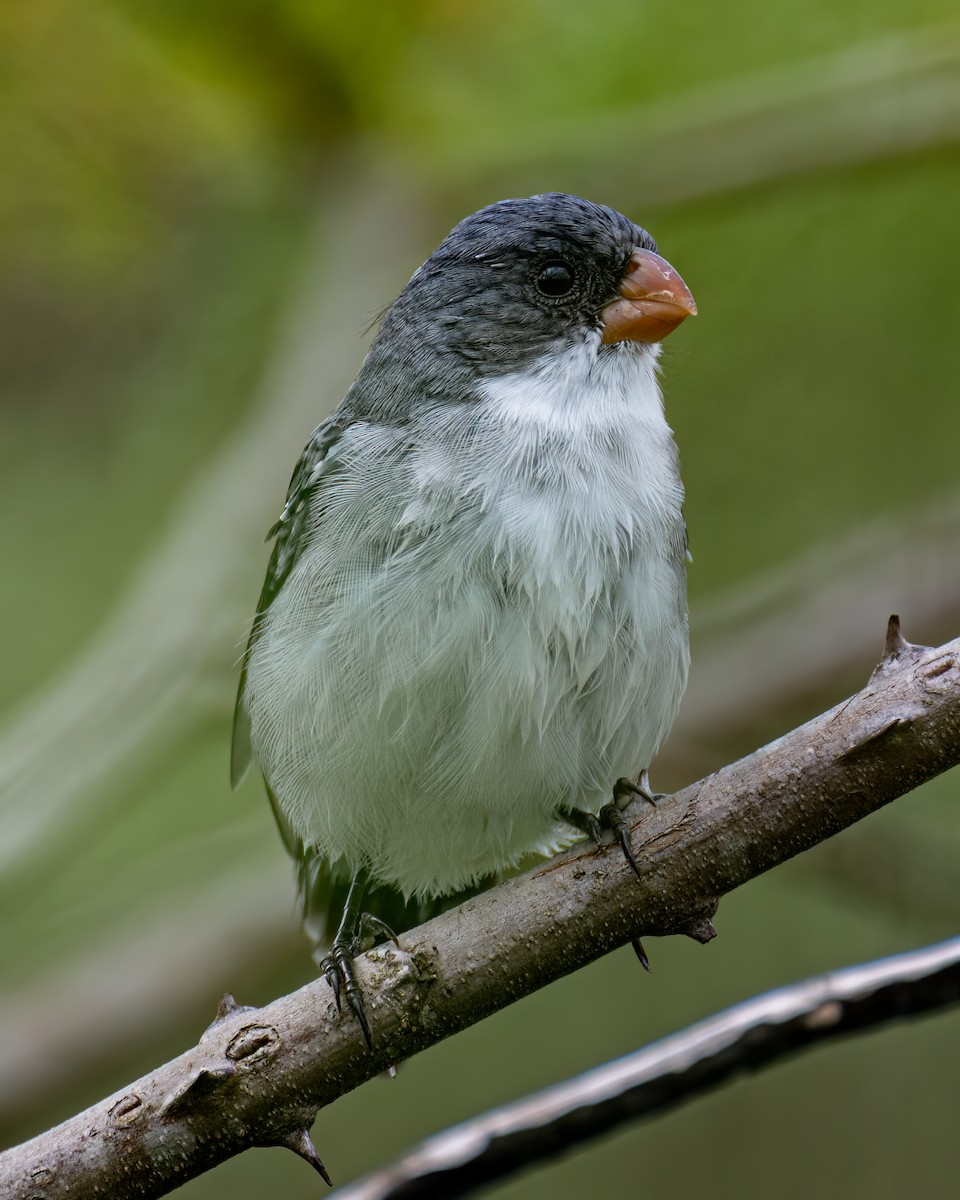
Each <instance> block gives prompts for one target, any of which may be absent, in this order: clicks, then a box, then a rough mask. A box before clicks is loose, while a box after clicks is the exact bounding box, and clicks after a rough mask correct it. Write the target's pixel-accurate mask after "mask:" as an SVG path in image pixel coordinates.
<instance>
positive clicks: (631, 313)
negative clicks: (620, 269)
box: [600, 247, 697, 345]
mask: <svg viewBox="0 0 960 1200" xmlns="http://www.w3.org/2000/svg"><path fill="white" fill-rule="evenodd" d="M620 297H621V298H620V299H619V300H614V301H612V302H611V303H610V304H608V305H607V306H606V308H604V310H603V311H602V312H601V314H600V317H601V325H600V330H601V340H602V341H603V342H605V343H607V344H608V345H609V344H610V343H612V342H627V341H630V342H659V341H662V340H663V339H664V338H665V337H666V336H667V334H668V333H672V332H673V331H674V330H675V329H676V327H677V326H678V325H679V324H680V323H681V321H685V320H686V319H687V317H695V316H696V315H697V305H696V301H695V300H694V298H693V295H692V293H691V291H690V289H689V288H688V287H687V285H686V284H685V283H684V282H683V280H682V279H681V278H680V276H679V275H678V274H677V272H676V271H675V270H674V269H673V267H671V266H670V264H669V263H668V262H667V260H666V259H665V258H661V257H660V255H659V254H654V252H653V251H652V250H641V249H640V248H639V247H638V248H637V249H636V250H634V252H633V254H631V255H630V261H629V263H628V264H627V270H626V274H625V275H624V277H623V279H622V280H621V282H620Z"/></svg>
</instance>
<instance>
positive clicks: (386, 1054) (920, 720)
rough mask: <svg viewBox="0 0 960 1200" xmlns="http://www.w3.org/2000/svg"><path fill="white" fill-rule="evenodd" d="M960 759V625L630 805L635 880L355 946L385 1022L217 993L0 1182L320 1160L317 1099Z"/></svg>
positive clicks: (541, 870)
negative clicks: (658, 795) (169, 1051)
mask: <svg viewBox="0 0 960 1200" xmlns="http://www.w3.org/2000/svg"><path fill="white" fill-rule="evenodd" d="M958 761H960V639H957V640H955V641H953V642H949V643H947V644H946V645H944V646H941V647H939V648H937V649H931V648H929V647H920V646H911V645H910V644H909V643H907V642H905V641H904V640H903V638H902V637H901V636H900V631H899V623H898V621H897V620H896V618H892V619H891V624H890V630H889V633H888V638H887V646H886V650H885V653H884V657H883V659H882V660H881V662H880V664H879V665H878V667H877V669H876V670H875V671H874V673H873V675H872V676H871V678H870V680H869V682H868V684H867V686H866V687H865V688H864V689H863V690H862V691H860V692H858V693H857V694H856V695H855V696H852V697H851V698H850V699H849V700H846V701H845V702H844V703H842V704H840V705H838V706H837V707H836V708H834V709H831V710H830V711H829V712H826V713H824V714H822V715H821V716H819V717H816V718H814V719H813V720H812V721H809V722H808V723H807V724H805V725H803V726H801V727H800V728H798V729H796V730H794V731H793V732H791V733H789V734H787V735H785V736H784V737H782V738H779V739H778V740H777V741H775V742H772V743H771V744H770V745H768V746H765V747H763V748H762V749H760V750H758V751H756V752H755V753H754V754H752V755H750V756H748V757H747V758H744V759H741V760H740V761H739V762H736V763H733V764H731V765H730V766H728V767H725V768H723V769H722V770H720V771H718V772H716V773H715V774H714V775H711V776H709V777H707V778H706V779H703V780H701V781H700V782H698V783H695V784H691V785H690V786H689V787H687V788H684V789H683V790H682V791H680V792H678V793H676V795H674V796H670V797H668V798H665V799H664V800H662V801H661V802H660V803H659V804H658V805H657V806H656V808H653V809H651V808H650V807H649V806H647V805H644V804H643V803H642V802H641V803H640V804H638V805H636V806H634V807H633V808H632V809H630V810H628V815H629V816H630V817H631V822H632V824H631V829H632V838H633V848H634V853H635V855H636V857H637V859H638V861H639V862H640V864H641V866H642V868H643V878H642V879H641V880H639V881H638V880H637V878H636V876H635V875H634V874H633V873H632V872H631V871H630V869H629V867H627V865H626V864H625V862H624V861H623V857H622V855H620V854H617V853H607V852H606V850H605V848H604V849H601V850H599V851H598V850H596V849H595V848H594V847H593V846H591V845H587V844H584V843H580V844H578V845H577V846H574V847H572V848H571V849H570V850H568V851H566V852H565V853H563V854H561V855H559V856H557V857H556V858H553V859H551V860H550V861H548V862H546V863H544V864H541V865H539V866H538V867H536V868H534V869H533V870H531V871H528V872H527V873H526V874H524V875H521V876H518V877H517V878H515V879H511V880H509V881H507V882H506V883H505V884H503V885H501V886H500V887H498V888H495V889H493V890H492V891H490V892H487V893H484V894H483V895H481V896H478V897H476V898H475V899H473V900H470V901H468V902H467V903H465V904H463V905H461V906H460V907H459V908H457V909H454V910H452V911H451V912H449V913H446V914H444V915H443V916H442V917H439V918H437V919H436V920H434V921H431V922H429V923H428V924H426V925H423V926H421V927H420V928H419V929H416V930H412V931H410V932H409V933H407V934H404V935H403V938H402V946H403V948H402V949H397V948H396V947H395V946H392V945H389V946H386V947H379V948H377V949H376V950H373V951H371V952H370V953H369V954H367V955H365V956H363V957H362V958H361V959H359V960H358V964H357V966H358V977H359V979H360V982H361V986H362V987H363V989H364V992H365V995H366V996H367V998H368V1006H369V1012H370V1016H371V1021H372V1024H373V1030H374V1045H373V1050H372V1052H367V1051H366V1049H365V1047H364V1043H363V1037H362V1034H361V1032H360V1030H359V1028H358V1026H357V1025H356V1023H355V1022H353V1021H350V1020H346V1019H345V1020H338V1018H337V1015H336V1011H335V1008H334V1005H333V1000H332V996H331V993H330V990H329V988H328V986H327V984H326V982H325V981H324V980H315V981H314V982H312V983H310V984H308V985H307V986H306V987H303V988H301V989H300V990H299V991H297V992H294V993H292V994H291V995H289V996H284V997H282V998H280V999H279V1000H276V1001H274V1002H273V1003H271V1004H269V1005H266V1006H265V1007H263V1008H261V1009H249V1008H242V1007H240V1006H237V1005H235V1004H233V1003H231V1004H228V1005H226V1006H223V1007H222V1009H221V1012H220V1013H218V1015H217V1019H216V1020H215V1021H214V1023H213V1025H211V1026H210V1028H209V1029H208V1030H207V1031H206V1033H205V1034H204V1035H203V1037H202V1038H201V1039H200V1042H199V1044H198V1045H197V1046H195V1047H194V1048H192V1049H191V1050H188V1051H187V1052H186V1053H185V1054H183V1055H181V1056H180V1057H179V1058H177V1059H175V1060H173V1061H172V1062H170V1063H167V1064H166V1065H165V1066H162V1067H160V1068H158V1069H157V1070H156V1071H153V1072H152V1073H151V1074H149V1075H147V1076H144V1077H143V1078H142V1079H140V1080H138V1081H137V1082H136V1083H134V1084H132V1085H130V1086H129V1087H128V1088H125V1089H123V1090H122V1091H121V1092H118V1093H116V1094H115V1095H113V1096H111V1097H109V1098H108V1099H106V1100H104V1101H102V1102H100V1103H99V1104H96V1105H94V1106H93V1107H92V1108H90V1109H88V1110H87V1111H86V1112H84V1113H81V1114H80V1115H78V1116H76V1117H73V1118H71V1119H70V1120H68V1121H66V1122H64V1123H63V1124H62V1125H60V1126H58V1127H57V1128H56V1129H52V1130H50V1131H48V1132H46V1133H44V1134H41V1135H40V1136H38V1137H36V1138H34V1139H33V1140H32V1141H30V1142H27V1143H25V1144H24V1145H22V1146H20V1147H16V1148H14V1149H12V1150H9V1151H7V1152H6V1153H5V1154H3V1155H0V1194H3V1195H4V1196H10V1197H11V1198H12V1200H28V1198H29V1200H37V1198H42V1200H55V1198H58V1197H67V1196H77V1195H98V1194H99V1195H109V1196H111V1197H114V1198H116V1200H125V1198H127V1197H152V1196H161V1195H164V1194H166V1193H167V1192H169V1191H170V1190H172V1189H173V1188H175V1187H177V1186H178V1185H179V1184H181V1183H183V1182H185V1181H186V1180H187V1179H190V1178H193V1177H194V1176H196V1175H198V1174H200V1173H202V1172H203V1171H205V1170H207V1169H209V1168H210V1167H212V1166H214V1165H215V1164H217V1163H219V1162H222V1161H223V1160H224V1159H226V1158H229V1157H231V1156H232V1155H234V1154H238V1153H239V1152H240V1151H242V1150H245V1149H247V1148H249V1147H251V1146H261V1145H285V1146H288V1147H289V1148H290V1149H293V1150H294V1151H296V1152H297V1153H298V1154H301V1155H302V1156H303V1157H305V1158H307V1159H308V1160H309V1161H311V1162H312V1163H313V1165H314V1166H315V1167H316V1168H317V1169H318V1170H319V1169H320V1164H319V1159H318V1158H317V1156H316V1152H315V1151H314V1150H313V1147H312V1144H311V1142H310V1139H309V1135H308V1134H307V1132H306V1131H307V1130H308V1129H309V1128H310V1126H311V1125H312V1123H313V1120H314V1118H315V1116H316V1113H317V1111H318V1110H319V1109H320V1108H322V1107H323V1106H324V1105H326V1104H329V1103H330V1102H331V1101H332V1100H334V1099H336V1098H337V1097H338V1096H340V1095H343V1094H344V1093H345V1092H347V1091H350V1090H351V1089H353V1088H355V1087H357V1086H358V1085H359V1084H361V1083H363V1082H364V1081H365V1080H367V1079H369V1078H370V1077H371V1076H373V1075H375V1074H377V1073H378V1072H380V1071H382V1070H384V1069H385V1068H387V1067H389V1066H390V1065H392V1064H395V1063H398V1062H400V1061H402V1060H403V1059H406V1058H409V1057H410V1056H411V1055H413V1054H415V1053H416V1052H417V1051H419V1050H422V1049H424V1048H426V1047H427V1046H430V1045H433V1044H434V1043H436V1042H438V1041H440V1040H441V1039H442V1038H444V1037H447V1036H448V1035H449V1034H451V1033H455V1032H457V1031H458V1030H460V1029H464V1028H466V1027H467V1026H468V1025H471V1024H473V1023H475V1022H477V1021H479V1020H481V1019H482V1018H483V1017H484V1016H487V1015H488V1014H489V1013H491V1012H494V1011H496V1010H497V1009H500V1008H503V1007H506V1005H507V1004H510V1003H512V1002H513V1001H514V1000H517V999H519V998H520V997H521V996H524V995H527V994H528V993H530V992H532V991H534V990H536V989H537V988H540V987H543V986H545V985H546V984H547V983H549V982H551V981H552V980H554V979H557V978H559V977H560V976H562V975H565V974H568V973H569V972H571V971H574V970H577V969H578V968H579V967H581V966H584V965H586V964H587V963H588V962H591V961H593V960H594V959H596V958H599V957H600V956H601V955H602V954H605V953H607V952H608V951H609V950H612V949H614V948H615V947H617V946H620V945H623V944H625V943H627V942H629V941H631V940H632V939H634V938H638V937H641V936H643V935H645V934H669V933H685V934H687V935H688V936H690V937H693V938H695V939H696V940H698V941H701V942H702V941H708V940H709V939H710V938H711V937H713V936H714V930H713V927H712V925H711V924H710V917H711V916H712V915H713V913H714V911H715V910H716V907H717V904H718V902H719V898H720V897H721V896H723V895H724V894H725V893H726V892H729V891H731V890H732V889H733V888H735V887H738V886H739V885H740V884H741V883H745V882H746V881H747V880H748V879H751V878H753V877H754V876H756V875H759V874H761V873H762V872H763V871H766V870H769V869H770V868H771V867H773V866H776V865H777V864H778V863H780V862H783V861H785V860H786V859H788V858H791V857H793V856H794V855H796V854H799V853H800V852H802V851H803V850H806V849H808V848H809V847H811V846H813V845H816V844H817V843H818V842H820V841H823V840H824V839H825V838H827V837H829V836H830V835H831V834H833V833H836V832H838V831H839V830H841V829H843V828H845V827H846V826H848V825H851V824H853V823H854V822H855V821H858V820H860V819H861V818H862V817H864V816H866V815H868V814H869V813H871V812H873V811H875V810H876V809H878V808H880V807H882V806H883V805H885V804H887V803H889V802H890V801H891V800H893V799H895V798H896V797H897V796H900V795H903V794H904V793H906V792H909V791H911V790H912V789H913V788H915V787H917V786H918V785H919V784H920V783H922V782H924V781H925V780H927V779H930V778H932V777H933V776H934V775H937V774H939V773H940V772H942V771H944V770H946V769H947V768H949V767H951V766H954V765H956V764H957V762H958Z"/></svg>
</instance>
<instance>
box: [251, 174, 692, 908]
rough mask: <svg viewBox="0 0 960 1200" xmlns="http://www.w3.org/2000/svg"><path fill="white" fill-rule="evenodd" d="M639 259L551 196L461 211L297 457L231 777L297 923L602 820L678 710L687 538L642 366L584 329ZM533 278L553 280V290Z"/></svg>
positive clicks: (628, 237)
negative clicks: (567, 276)
mask: <svg viewBox="0 0 960 1200" xmlns="http://www.w3.org/2000/svg"><path fill="white" fill-rule="evenodd" d="M638 246H640V247H644V248H646V249H650V250H653V249H655V246H654V243H653V241H652V239H651V238H650V236H649V235H648V234H647V233H646V232H645V231H644V230H642V229H640V228H639V227H638V226H636V225H634V224H633V223H632V222H630V221H628V220H627V218H625V217H623V216H622V215H620V214H619V213H616V212H614V211H613V210H611V209H609V208H604V207H602V206H599V205H595V204H591V203H589V202H587V201H584V200H579V199H577V198H575V197H571V196H564V195H559V194H549V195H545V196H536V197H532V198H530V199H528V200H508V201H503V202H501V203H499V204H496V205H492V206H490V207H489V208H486V209H483V210H481V211H480V212H479V213H476V214H474V215H473V216H471V217H468V218H467V219H466V220H464V221H463V222H461V224H460V225H458V226H457V227H456V228H455V229H454V230H453V231H452V232H451V234H450V235H449V236H448V237H447V239H446V240H445V241H444V242H443V244H442V245H441V246H440V247H439V248H438V249H437V251H436V252H435V253H434V254H433V255H432V256H431V257H430V259H428V261H427V262H426V263H425V264H424V265H423V266H422V267H421V268H420V269H419V270H418V271H417V272H416V273H415V274H414V276H413V278H412V279H411V280H410V282H409V283H408V284H407V286H406V288H404V290H403V292H402V294H401V295H400V297H399V298H398V300H397V301H396V302H395V304H394V305H393V306H392V307H391V308H390V309H389V310H388V312H387V313H386V315H385V317H384V320H383V323H382V327H381V330H380V333H379V335H378V336H377V338H376V340H375V342H374V344H373V346H372V348H371V350H370V352H369V354H368V355H367V357H366V360H365V361H364V363H363V366H362V368H361V370H360V373H359V375H358V376H357V379H356V381H355V383H354V384H353V386H352V387H351V388H350V390H349V392H348V393H347V395H346V397H345V398H344V400H343V402H342V403H341V404H340V406H339V407H338V408H337V410H336V411H335V412H334V414H333V415H332V416H331V417H330V418H329V420H327V421H326V422H324V423H323V424H322V425H321V426H320V427H319V428H318V429H317V430H316V432H315V433H314V435H313V437H312V438H311V439H310V442H309V443H308V444H307V447H306V449H305V450H304V453H303V455H302V457H301V459H300V461H299V463H298V464H297V467H296V470H295V471H294V475H293V479H292V481H291V485H290V490H289V493H288V497H287V503H286V506H285V508H284V510H283V513H282V515H281V517H280V520H279V522H278V523H277V525H276V526H275V528H274V530H273V533H274V535H275V538H276V541H275V545H274V549H273V554H272V557H271V560H270V566H269V568H268V572H267V578H266V581H265V583H264V588H263V592H262V595H261V599H260V604H259V606H258V612H257V616H256V619H255V622H254V627H253V632H252V635H251V638H250V644H249V646H248V649H247V654H246V656H245V661H244V668H243V676H242V679H241V684H240V692H239V695H238V701H237V717H236V723H235V734H234V756H233V775H234V779H235V780H236V779H238V778H239V777H241V776H242V774H243V772H244V771H245V769H246V765H247V762H248V761H249V757H250V754H251V752H252V755H253V757H254V759H255V760H256V762H257V763H258V765H259V767H260V769H261V771H262V772H263V775H264V777H265V779H266V782H267V786H268V790H269V792H270V795H271V800H272V802H273V804H274V810H275V812H276V814H277V818H278V821H279V823H280V825H281V829H282V830H283V833H284V837H285V840H286V843H287V846H288V848H289V849H290V850H291V852H292V853H293V854H294V855H295V856H296V857H297V859H298V862H299V863H300V872H301V889H302V891H303V893H304V902H305V907H306V910H307V915H308V918H310V919H311V920H313V921H314V923H315V924H317V923H319V924H322V921H323V913H324V910H325V909H326V908H327V907H331V908H332V907H334V906H335V904H336V895H335V892H336V889H337V887H338V886H339V885H340V884H341V883H343V882H345V881H346V880H348V879H349V877H350V876H351V875H352V874H353V873H355V872H356V871H357V870H359V869H360V868H363V867H366V868H367V869H369V871H370V876H371V882H372V885H373V887H372V891H371V893H370V894H369V896H368V901H367V903H366V904H365V907H366V908H369V909H370V911H372V912H374V913H375V914H376V915H380V916H382V917H383V918H384V919H386V920H388V921H390V922H391V923H395V924H396V925H397V927H398V928H403V927H404V926H405V925H407V924H410V923H412V922H413V921H415V920H417V919H419V918H420V917H422V916H424V915H426V914H427V913H428V912H430V911H433V910H434V909H435V908H436V907H438V906H442V904H443V899H442V898H443V897H445V896H450V895H453V894H456V895H458V896H459V895H461V894H462V893H463V892H464V890H470V889H473V888H476V887H477V886H483V885H484V884H485V883H486V882H487V881H489V880H490V879H491V878H492V877H495V876H496V875H497V874H498V873H499V872H500V871H502V870H504V869H508V868H509V867H511V866H512V865H513V864H515V863H516V862H517V861H518V860H519V859H520V858H521V857H522V856H523V855H525V854H529V853H531V852H539V851H546V850H549V849H550V848H551V847H553V846H556V845H557V844H559V843H560V842H561V841H563V840H570V832H571V831H570V827H569V825H567V824H566V823H565V822H564V821H563V814H564V812H568V811H569V810H570V809H571V808H574V807H575V808H580V809H586V810H590V811H596V810H597V809H598V808H599V807H600V806H601V805H602V804H604V803H605V802H606V801H608V800H609V798H610V789H611V787H612V785H613V783H614V781H615V780H616V779H617V778H618V777H620V776H624V775H626V776H633V775H636V774H637V773H639V771H640V770H641V769H643V768H644V767H646V766H647V765H648V763H649V762H650V760H651V758H652V757H653V755H654V753H655V752H656V750H657V747H658V746H659V744H660V742H661V740H662V739H663V737H664V736H665V734H666V733H667V731H668V730H669V728H670V726H671V724H672V722H673V720H674V718H675V716H676V713H677V708H678V706H679V702H680V697H681V695H682V693H683V689H684V686H685V683H686V676H687V664H688V651H687V609H686V589H685V558H686V543H685V530H684V524H683V517H682V511H681V509H682V502H683V490H682V486H681V482H680V475H679V469H678V463H677V455H676V450H675V446H674V442H673V437H672V434H671V432H670V430H669V428H668V426H667V424H666V422H665V420H664V417H663V410H662V403H661V398H660V392H659V388H658V384H657V374H656V362H657V356H658V352H659V346H658V345H656V344H653V343H648V342H634V341H622V342H617V343H615V344H612V345H604V344H602V342H601V337H600V313H601V310H602V309H603V307H604V306H605V305H607V304H609V303H610V302H611V300H613V299H614V298H615V297H616V295H617V289H618V284H619V281H620V279H621V277H622V276H623V273H624V269H625V264H626V263H627V261H628V260H629V258H630V255H631V252H632V251H633V250H634V249H635V248H636V247H638ZM557 263H559V264H562V265H563V266H565V267H566V268H567V269H568V271H570V272H571V273H572V275H573V279H574V284H573V287H572V288H571V289H570V290H569V291H567V292H565V293H564V294H562V295H559V296H554V295H551V294H549V290H550V289H549V279H548V276H545V275H544V274H543V272H544V270H545V268H546V267H550V266H551V264H557ZM544 280H547V282H546V283H545V282H544ZM544 289H546V294H545V291H544ZM334 915H336V914H334Z"/></svg>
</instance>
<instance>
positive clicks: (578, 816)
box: [566, 771, 661, 879]
mask: <svg viewBox="0 0 960 1200" xmlns="http://www.w3.org/2000/svg"><path fill="white" fill-rule="evenodd" d="M634 796H640V797H641V798H642V799H643V800H646V801H647V802H648V803H649V804H656V802H657V801H658V800H660V799H661V796H660V795H658V794H657V793H656V792H653V791H651V790H650V779H649V776H648V775H647V772H646V771H643V772H642V773H641V775H640V782H639V783H634V781H633V780H632V779H626V778H623V779H618V780H617V782H616V783H615V784H614V785H613V799H612V800H611V801H610V803H609V804H605V805H604V806H603V808H601V809H600V811H599V813H591V812H584V810H583V809H580V808H572V809H571V810H570V811H569V812H568V813H567V814H566V819H567V820H568V821H570V823H571V824H572V825H575V826H576V827H577V829H582V830H583V832H584V833H586V834H588V835H589V836H590V837H592V838H593V840H594V841H595V842H596V843H597V845H598V846H601V845H602V844H603V833H604V830H606V829H609V830H610V832H611V833H612V834H613V836H614V838H615V839H616V842H617V845H618V846H619V847H620V849H621V850H622V851H623V857H624V858H625V859H626V860H627V862H628V863H629V864H630V867H631V869H632V870H633V873H634V874H635V875H636V876H637V878H638V879H642V878H643V876H642V874H641V872H640V866H639V864H638V863H637V860H636V858H635V856H634V853H633V847H632V846H631V845H630V827H629V824H628V823H627V819H626V817H625V816H624V815H623V810H624V809H625V808H626V806H627V805H628V804H629V803H630V800H631V799H632V798H633V797H634Z"/></svg>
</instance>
